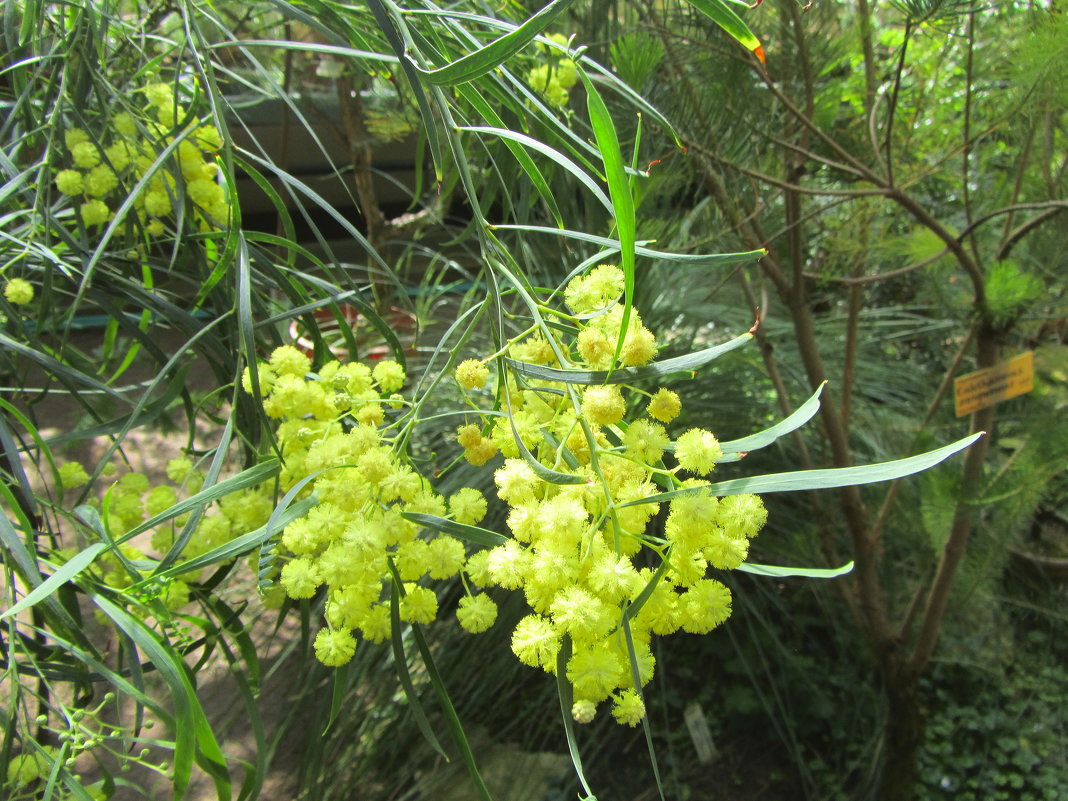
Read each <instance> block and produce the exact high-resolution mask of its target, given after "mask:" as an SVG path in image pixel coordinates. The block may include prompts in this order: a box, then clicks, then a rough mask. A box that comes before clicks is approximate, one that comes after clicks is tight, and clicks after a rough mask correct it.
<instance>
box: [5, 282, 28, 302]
mask: <svg viewBox="0 0 1068 801" xmlns="http://www.w3.org/2000/svg"><path fill="white" fill-rule="evenodd" d="M4 297H5V298H7V302H8V303H10V304H12V305H14V306H25V305H26V304H27V303H29V302H30V301H32V300H33V284H31V283H30V282H29V281H27V280H26V279H24V278H12V279H11V280H10V281H8V282H7V283H6V284H4Z"/></svg>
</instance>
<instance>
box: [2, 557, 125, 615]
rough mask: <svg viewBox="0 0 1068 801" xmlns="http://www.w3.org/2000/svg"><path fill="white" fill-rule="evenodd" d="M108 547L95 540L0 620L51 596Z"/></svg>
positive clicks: (5, 613)
mask: <svg viewBox="0 0 1068 801" xmlns="http://www.w3.org/2000/svg"><path fill="white" fill-rule="evenodd" d="M107 547H108V546H107V544H106V543H103V542H94V543H93V544H92V545H90V546H89V547H88V548H86V549H85V550H84V551H80V552H79V553H77V554H75V555H74V556H72V557H71V558H70V559H69V560H67V561H66V562H64V563H63V564H62V565H60V566H59V567H58V568H56V572H55V573H53V574H52V575H51V576H49V577H48V578H46V579H45V580H44V581H42V582H41V583H40V584H39V585H38V586H37V587H36V588H35V589H33V590H32V591H31V592H30V593H29V594H28V595H27V596H26V597H25V598H23V599H22V600H21V601H19V602H18V603H17V604H15V605H14V606H12V607H11V608H9V609H8V610H7V611H6V612H4V613H3V614H2V615H0V620H3V619H4V618H6V617H10V616H11V615H17V614H18V613H19V612H21V611H22V610H23V609H29V608H30V607H31V606H34V605H35V604H37V603H40V601H41V600H43V599H44V598H47V597H48V596H50V595H51V594H52V593H54V592H55V591H56V590H58V589H59V588H60V587H61V586H63V585H64V584H66V583H67V582H68V581H70V580H71V579H72V578H74V577H75V576H77V575H78V574H79V573H81V572H82V571H83V570H85V569H86V568H87V567H89V565H91V564H92V563H93V561H94V560H95V559H96V558H97V557H98V556H100V552H101V551H104V550H106V549H107Z"/></svg>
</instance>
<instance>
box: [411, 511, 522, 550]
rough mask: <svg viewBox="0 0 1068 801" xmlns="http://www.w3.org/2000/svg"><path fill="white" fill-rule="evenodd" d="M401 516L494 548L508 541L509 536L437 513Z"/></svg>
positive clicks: (417, 513)
mask: <svg viewBox="0 0 1068 801" xmlns="http://www.w3.org/2000/svg"><path fill="white" fill-rule="evenodd" d="M401 517H403V518H404V519H405V520H411V521H412V522H413V523H417V524H419V525H420V526H424V527H426V528H432V529H434V530H435V531H440V532H442V533H443V534H451V535H453V536H454V537H459V538H460V539H463V540H467V541H468V542H473V543H475V544H476V545H485V546H487V547H490V548H492V547H494V546H497V545H503V544H504V543H506V542H508V537H505V536H504V535H503V534H498V533H497V532H496V531H490V530H489V529H488V528H479V527H478V526H468V525H465V524H464V523H457V522H456V521H454V520H446V519H445V518H444V517H438V516H437V515H427V514H423V513H422V512H401Z"/></svg>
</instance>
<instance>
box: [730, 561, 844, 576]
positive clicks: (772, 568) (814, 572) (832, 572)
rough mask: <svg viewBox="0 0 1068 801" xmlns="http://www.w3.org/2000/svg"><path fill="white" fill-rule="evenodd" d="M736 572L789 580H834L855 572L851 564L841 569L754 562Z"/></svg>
mask: <svg viewBox="0 0 1068 801" xmlns="http://www.w3.org/2000/svg"><path fill="white" fill-rule="evenodd" d="M735 570H741V571H742V572H743V573H752V574H754V575H756V576H772V577H773V578H789V577H791V576H803V577H805V578H834V577H836V576H844V575H845V574H846V573H850V572H852V570H853V563H852V562H849V563H847V564H844V565H842V566H841V567H835V568H822V567H779V566H777V565H758V564H755V563H753V562H742V563H741V564H740V565H738V567H736V568H735Z"/></svg>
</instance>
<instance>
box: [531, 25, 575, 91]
mask: <svg viewBox="0 0 1068 801" xmlns="http://www.w3.org/2000/svg"><path fill="white" fill-rule="evenodd" d="M549 38H550V39H551V40H552V41H554V42H556V43H557V44H559V45H561V46H566V45H567V37H566V36H563V35H561V34H559V33H554V34H552V35H551V36H550V37H549ZM539 50H540V51H541V53H542V57H543V58H544V59H545V62H544V63H542V64H538V65H537V66H535V67H533V68H531V69H530V71H529V72H527V83H528V84H530V86H531V87H532V88H534V89H536V90H537V91H539V92H541V93H542V94H543V95H544V96H545V99H546V100H548V101H549V102H550V103H551V104H552V105H554V106H559V107H561V108H562V107H563V106H566V105H567V101H568V99H569V98H570V96H571V88H572V87H573V86H574V85H575V84H576V83H577V82H578V70H577V69H576V68H575V62H574V61H572V60H571V59H569V58H562V57H560V56H558V55H557V53H558V51H557V50H555V49H550V48H549V47H547V46H546V45H539Z"/></svg>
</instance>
